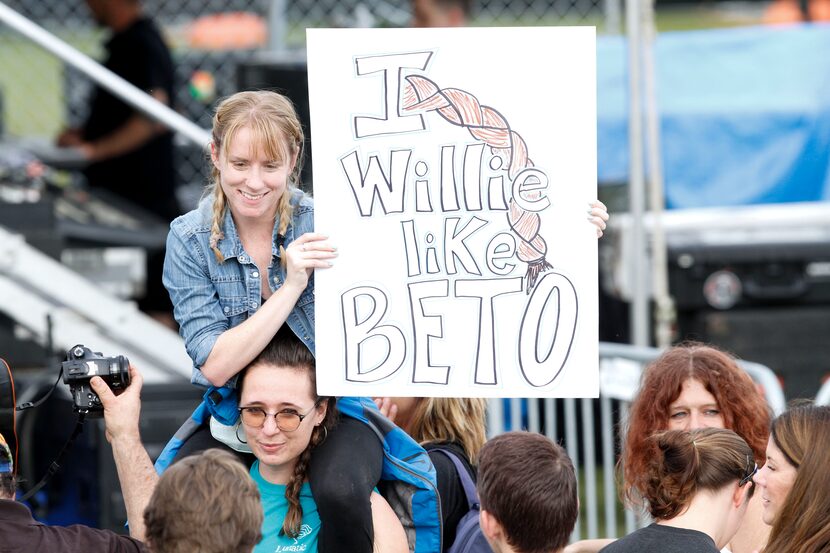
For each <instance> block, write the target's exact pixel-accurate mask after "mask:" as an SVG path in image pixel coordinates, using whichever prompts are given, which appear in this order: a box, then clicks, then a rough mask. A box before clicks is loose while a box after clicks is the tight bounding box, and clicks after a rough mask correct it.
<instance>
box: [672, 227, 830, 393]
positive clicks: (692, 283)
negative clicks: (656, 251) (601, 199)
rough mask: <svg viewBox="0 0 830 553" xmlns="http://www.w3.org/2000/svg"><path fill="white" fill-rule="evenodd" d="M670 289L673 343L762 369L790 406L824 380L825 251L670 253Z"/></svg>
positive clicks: (829, 315)
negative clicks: (779, 384) (703, 345)
mask: <svg viewBox="0 0 830 553" xmlns="http://www.w3.org/2000/svg"><path fill="white" fill-rule="evenodd" d="M669 289H670V291H671V293H672V295H673V297H674V298H675V302H676V306H677V310H678V321H677V322H678V332H679V338H681V339H696V340H701V341H704V342H710V343H713V344H716V345H718V346H720V347H722V348H724V349H726V350H728V351H731V352H732V353H734V354H736V355H738V356H739V357H742V358H744V359H746V360H749V361H755V362H758V363H762V364H764V365H766V366H768V367H769V368H770V369H772V370H773V371H774V372H775V373H776V374H777V375H778V376H779V377H780V379H781V380H782V381H783V385H784V394H785V396H786V397H787V398H788V399H795V398H800V397H814V396H815V394H816V392H817V391H818V389H819V388H820V387H821V384H822V382H823V380H824V378H825V377H826V376H827V375H828V374H830V340H828V339H827V337H828V336H830V243H826V244H825V243H820V242H812V243H806V242H805V243H798V242H786V243H784V242H782V243H781V244H757V243H755V244H753V243H746V244H732V245H730V246H729V247H712V246H706V247H704V246H702V245H700V246H696V247H691V246H686V247H676V248H670V249H669Z"/></svg>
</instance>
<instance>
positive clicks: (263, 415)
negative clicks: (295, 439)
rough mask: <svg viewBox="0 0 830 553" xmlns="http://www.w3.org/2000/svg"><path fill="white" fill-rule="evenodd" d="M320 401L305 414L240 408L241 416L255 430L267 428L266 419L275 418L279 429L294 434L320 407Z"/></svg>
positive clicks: (257, 408) (287, 410)
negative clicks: (304, 420)
mask: <svg viewBox="0 0 830 553" xmlns="http://www.w3.org/2000/svg"><path fill="white" fill-rule="evenodd" d="M320 401H321V400H319V399H318V400H317V401H315V402H314V406H313V407H312V408H311V409H309V410H308V411H306V412H305V413H303V414H300V413H297V412H296V411H293V410H291V409H285V410H283V411H277V412H276V413H273V414H272V413H268V412H266V411H265V409H263V408H262V407H240V408H239V416H240V417H242V422H243V423H245V424H246V425H248V426H251V427H253V428H262V427H263V426H265V419H267V418H268V417H274V422H276V424H277V428H279V429H280V430H282V431H283V432H294V431H295V430H297V429H298V428H299V427H300V423H302V422H303V419H305V418H306V417H307V416H309V415H310V414H311V412H312V411H314V410H315V409H316V408H317V406H318V405H320Z"/></svg>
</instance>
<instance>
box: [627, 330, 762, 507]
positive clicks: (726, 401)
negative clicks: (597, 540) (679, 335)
mask: <svg viewBox="0 0 830 553" xmlns="http://www.w3.org/2000/svg"><path fill="white" fill-rule="evenodd" d="M689 379H695V380H697V381H699V382H700V383H701V384H703V386H704V387H705V388H706V390H707V391H708V392H709V393H710V394H712V396H714V398H715V401H717V403H718V408H719V409H720V412H721V416H722V417H723V422H724V425H725V426H726V428H727V429H729V430H732V431H734V432H735V433H736V434H738V435H739V436H741V437H742V438H743V439H744V440H745V441H746V442H747V444H749V447H750V448H752V451H753V452H754V454H755V458H756V459H759V464H761V462H760V460H761V459H765V458H766V447H767V438H768V437H769V428H770V420H771V416H770V410H769V407H768V406H767V403H766V401H765V399H764V397H763V396H762V395H761V393H760V392H759V391H758V389H757V388H756V386H755V383H754V382H753V381H752V379H751V378H750V377H749V375H748V374H747V373H746V372H745V371H743V370H742V369H741V368H740V367H739V366H738V364H737V363H736V362H735V359H734V358H733V357H732V356H730V355H729V354H727V353H725V352H723V351H721V350H719V349H717V348H715V347H713V346H709V345H705V344H700V343H697V342H687V343H683V344H680V345H678V346H675V347H672V348H669V349H668V350H666V351H665V352H664V353H663V354H662V355H661V356H660V357H658V358H657V359H656V360H655V361H653V362H652V363H651V364H650V365H649V366H648V367H646V369H645V370H644V371H643V375H642V379H641V381H640V390H639V391H638V392H637V397H636V398H634V401H633V402H632V403H631V407H630V410H629V417H628V425H627V429H626V433H625V441H624V444H623V452H622V456H621V457H620V465H621V467H620V469H621V470H620V472H621V474H622V480H623V487H622V494H623V497H624V499H625V500H626V501H627V502H629V503H630V504H633V505H639V504H640V503H641V501H642V494H641V491H642V490H644V489H645V487H644V486H645V484H644V483H645V479H646V478H647V476H646V473H647V470H646V467H647V466H648V463H649V460H650V459H651V457H652V456H653V455H654V452H653V451H652V450H653V447H654V445H653V443H651V442H650V441H649V437H650V436H651V435H653V434H654V433H656V432H660V431H663V430H666V429H668V423H669V415H670V413H669V406H670V405H671V404H672V402H674V401H675V400H676V399H677V398H678V396H680V392H681V389H682V387H683V383H684V382H686V381H687V380H689Z"/></svg>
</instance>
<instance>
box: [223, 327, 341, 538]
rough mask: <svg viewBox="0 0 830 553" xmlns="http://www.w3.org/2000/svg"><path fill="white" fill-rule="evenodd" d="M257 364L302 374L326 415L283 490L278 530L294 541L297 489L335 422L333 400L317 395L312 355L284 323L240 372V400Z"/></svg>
mask: <svg viewBox="0 0 830 553" xmlns="http://www.w3.org/2000/svg"><path fill="white" fill-rule="evenodd" d="M258 365H265V366H269V367H278V368H284V369H295V370H297V371H299V372H304V373H306V374H307V375H308V378H309V380H310V381H311V390H312V393H313V394H314V398H315V400H316V401H317V402H318V403H320V404H323V403H325V404H326V416H325V418H324V419H323V422H322V423H321V424H320V425H319V426H317V427H315V428H314V431H313V432H312V434H311V440H310V441H309V444H308V447H306V448H305V450H304V451H303V452H302V454H300V458H299V459H298V460H297V464H296V465H295V467H294V474H293V475H292V476H291V480H290V481H289V482H288V485H287V486H286V487H285V498H286V499H287V500H288V513H287V514H286V515H285V520H284V521H283V524H282V529H283V531H284V532H285V534H286V535H288V536H291V537H292V538H296V537H297V536H298V535H299V533H300V525H301V524H302V522H303V508H302V506H301V505H300V489H301V488H302V486H303V482H305V480H306V474H307V472H308V464H309V462H310V461H311V451H312V450H313V449H314V448H315V447H316V446H318V445H320V443H322V441H323V440H324V439H325V437H326V435H327V434H328V431H329V430H331V429H332V428H333V427H334V425H335V423H336V422H337V410H336V399H335V398H333V397H319V396H317V374H316V363H315V360H314V355H312V354H311V352H310V351H309V350H308V348H307V347H306V346H305V344H303V342H302V341H300V339H299V338H297V336H296V335H295V334H294V333H293V332H292V331H291V329H289V328H288V325H286V324H284V325H282V327H281V328H280V330H279V332H277V334H276V336H274V338H273V339H272V340H271V342H270V343H269V344H268V345H267V346H266V347H265V349H264V350H263V351H262V353H260V354H259V355H258V356H257V357H256V359H254V360H253V361H251V363H250V365H248V366H247V367H246V368H245V369H244V370H243V371H242V372H241V373H240V376H239V387H238V392H239V394H240V397H241V394H242V389H243V387H244V385H245V376H246V375H247V373H248V370H249V369H250V368H251V367H254V366H258Z"/></svg>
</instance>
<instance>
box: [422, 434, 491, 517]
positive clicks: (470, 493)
mask: <svg viewBox="0 0 830 553" xmlns="http://www.w3.org/2000/svg"><path fill="white" fill-rule="evenodd" d="M429 451H440V452H441V453H443V454H444V455H446V456H447V457H449V459H450V461H452V464H453V465H455V470H456V472H458V477H459V478H460V479H461V485H462V486H463V487H464V494H465V495H466V496H467V503H468V504H469V506H470V509H478V508H479V507H480V503H479V501H478V492H477V491H476V485H475V482H473V478H472V477H471V476H470V471H468V470H467V467H466V466H464V463H463V462H462V461H461V459H459V457H458V455H457V454H456V453H454V452H453V451H451V450H449V449H446V448H443V447H431V448H430V449H429Z"/></svg>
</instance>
